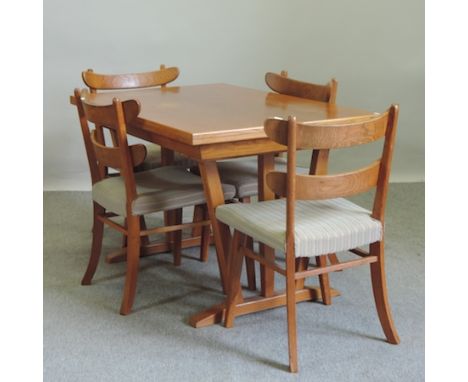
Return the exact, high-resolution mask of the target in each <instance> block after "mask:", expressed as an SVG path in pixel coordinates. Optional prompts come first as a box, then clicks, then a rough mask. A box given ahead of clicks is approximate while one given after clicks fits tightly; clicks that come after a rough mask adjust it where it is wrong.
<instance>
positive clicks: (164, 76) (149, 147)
mask: <svg viewBox="0 0 468 382" xmlns="http://www.w3.org/2000/svg"><path fill="white" fill-rule="evenodd" d="M178 76H179V69H178V68H176V67H169V68H166V66H165V65H161V66H160V69H159V70H154V71H151V72H146V73H126V74H99V73H95V72H94V71H93V69H88V70H86V71H84V72H82V78H83V81H84V83H85V84H86V86H88V88H89V90H90V91H91V93H96V92H97V91H105V90H128V89H143V88H150V87H161V88H165V87H166V85H167V84H168V83H170V82H172V81H174V80H175V79H176V78H177V77H178ZM111 137H112V140H113V141H114V140H115V137H114V133H113V131H112V130H111ZM145 146H146V152H147V155H146V158H145V160H144V161H143V163H142V164H140V165H139V166H138V168H137V169H136V171H146V170H151V169H153V168H158V167H161V166H162V165H163V164H164V163H163V162H162V153H161V147H160V146H159V145H156V144H152V143H149V144H146V145H145ZM171 159H172V161H173V163H172V164H174V165H180V166H185V167H187V168H188V167H190V166H196V165H197V163H196V162H195V161H193V160H191V159H189V158H187V157H186V156H184V155H182V154H180V153H175V154H174V157H173V158H171Z"/></svg>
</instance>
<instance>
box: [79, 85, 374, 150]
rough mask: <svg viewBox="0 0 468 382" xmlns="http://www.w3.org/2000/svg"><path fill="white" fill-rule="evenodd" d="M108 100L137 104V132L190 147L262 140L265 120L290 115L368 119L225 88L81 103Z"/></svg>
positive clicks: (93, 97) (95, 97)
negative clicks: (139, 107) (168, 138)
mask: <svg viewBox="0 0 468 382" xmlns="http://www.w3.org/2000/svg"><path fill="white" fill-rule="evenodd" d="M113 97H119V99H120V100H121V101H124V100H126V99H133V98H135V99H137V100H138V101H139V102H140V104H141V113H140V116H139V118H138V120H137V121H136V123H137V124H136V126H138V127H139V128H141V129H143V130H146V131H148V132H155V133H158V134H161V135H163V136H166V137H172V138H173V139H176V140H177V141H179V142H181V143H186V144H189V145H193V146H197V145H203V144H213V143H222V142H233V141H243V140H251V139H258V138H265V132H264V130H263V121H264V120H265V119H267V118H271V117H280V118H285V117H286V118H287V116H288V115H295V116H297V118H298V120H300V121H302V122H317V121H326V120H329V119H337V118H338V119H339V118H348V117H351V116H367V115H369V112H367V111H365V110H359V109H353V108H347V107H341V106H337V105H333V104H327V103H324V102H318V101H312V100H309V99H305V98H297V97H292V96H288V95H284V94H277V93H267V92H264V91H261V90H254V89H248V88H243V87H239V86H234V85H227V84H212V85H193V86H184V87H172V86H167V87H166V88H161V89H142V90H138V91H135V90H133V91H122V92H118V93H117V92H108V93H101V94H90V95H89V96H88V97H87V102H90V103H93V104H96V105H99V104H101V105H102V104H109V103H110V102H111V101H112V98H113ZM221 122H222V123H221Z"/></svg>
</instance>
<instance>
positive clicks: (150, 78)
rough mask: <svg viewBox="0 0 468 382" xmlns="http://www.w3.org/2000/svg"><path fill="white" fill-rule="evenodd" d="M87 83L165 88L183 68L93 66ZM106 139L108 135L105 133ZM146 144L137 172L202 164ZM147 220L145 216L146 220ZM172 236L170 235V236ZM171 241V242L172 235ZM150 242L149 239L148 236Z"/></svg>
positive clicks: (197, 215)
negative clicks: (108, 70) (100, 69)
mask: <svg viewBox="0 0 468 382" xmlns="http://www.w3.org/2000/svg"><path fill="white" fill-rule="evenodd" d="M81 76H82V78H83V82H84V83H85V84H86V86H88V88H89V90H90V92H91V93H97V92H98V91H106V90H128V89H144V88H154V87H161V88H165V87H166V86H167V84H169V83H171V82H173V81H174V80H176V79H177V77H179V69H178V68H177V67H169V68H166V66H165V65H160V68H159V70H154V71H151V72H146V73H126V74H99V73H95V72H94V70H93V69H88V70H86V71H84V72H82V73H81ZM96 128H97V129H98V130H100V129H102V127H100V126H96ZM110 133H111V138H112V141H113V142H115V132H114V131H113V130H110ZM102 137H103V139H104V134H103V133H102ZM145 146H146V158H145V160H144V161H143V163H141V164H140V165H138V166H137V167H136V168H135V171H137V172H138V171H146V170H151V169H153V168H158V167H161V166H163V165H166V164H168V163H167V162H168V160H169V162H172V163H171V164H173V165H178V166H184V167H186V168H190V167H192V166H198V163H197V162H196V161H193V160H191V159H189V158H187V157H186V156H185V155H182V154H180V153H177V152H175V153H173V152H165V158H163V157H162V156H163V151H164V149H162V148H161V146H159V145H156V144H153V143H148V144H145ZM164 215H165V216H164V221H165V223H166V224H169V222H170V221H171V220H173V219H174V216H172V215H171V214H170V213H165V214H164ZM205 217H206V214H205V211H204V208H203V206H195V208H194V220H193V221H194V222H197V221H201V220H203V219H204V218H205ZM142 223H143V224H145V223H144V219H143V220H142ZM193 233H194V235H193V236H194V237H195V236H196V237H200V235H201V227H197V228H195V229H194V231H193ZM169 236H170V235H169ZM169 236H168V240H169V241H170V237H169ZM144 241H145V243H147V241H148V240H147V239H144ZM122 246H123V247H125V246H126V239H125V237H124V239H123V243H122ZM200 260H201V261H203V262H206V261H208V251H206V252H203V256H202V257H201V258H200Z"/></svg>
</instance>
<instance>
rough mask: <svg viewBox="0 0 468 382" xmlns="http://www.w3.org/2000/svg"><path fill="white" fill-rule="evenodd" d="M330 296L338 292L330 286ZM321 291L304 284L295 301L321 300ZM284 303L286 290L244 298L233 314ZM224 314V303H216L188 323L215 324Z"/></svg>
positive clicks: (259, 309)
mask: <svg viewBox="0 0 468 382" xmlns="http://www.w3.org/2000/svg"><path fill="white" fill-rule="evenodd" d="M330 294H331V296H332V297H335V296H339V295H340V292H339V291H337V290H336V289H333V288H330ZM321 300H322V293H321V291H320V287H318V286H317V287H315V286H306V287H304V288H303V289H298V290H297V291H296V302H302V301H321ZM284 305H286V292H285V291H282V292H277V293H275V294H274V295H273V296H271V297H263V296H254V297H249V298H246V299H244V300H243V301H242V302H240V303H238V304H237V306H236V309H235V316H236V317H238V316H243V315H245V314H249V313H254V312H261V311H262V310H267V309H273V308H277V307H280V306H284ZM225 314H226V308H225V303H224V302H223V303H221V304H217V305H214V306H212V307H211V308H209V309H207V310H204V311H203V312H200V313H197V314H195V315H193V316H192V317H190V319H189V324H190V325H191V326H193V327H194V328H203V327H205V326H210V325H213V324H217V323H219V322H222V321H223V320H224V315H225Z"/></svg>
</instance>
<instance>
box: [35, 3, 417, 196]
mask: <svg viewBox="0 0 468 382" xmlns="http://www.w3.org/2000/svg"><path fill="white" fill-rule="evenodd" d="M161 63H164V64H166V65H168V66H172V65H174V66H178V67H179V68H180V70H181V75H180V77H179V78H178V79H177V81H176V83H175V84H178V85H191V84H201V83H215V82H226V83H231V84H235V85H241V86H247V87H251V88H257V89H264V90H266V85H265V84H264V79H263V78H264V74H265V72H267V71H276V72H279V71H280V70H281V69H286V70H288V71H289V74H290V76H291V77H293V78H297V79H302V80H305V81H310V82H317V83H325V82H327V81H328V80H329V79H330V78H331V77H336V78H337V79H338V81H339V90H338V99H337V103H338V104H342V105H346V106H354V107H359V108H365V109H368V110H374V111H382V110H384V109H386V108H387V107H388V106H389V105H390V103H393V102H395V103H399V104H400V107H401V113H400V124H399V132H398V142H397V149H396V153H395V160H394V168H393V174H392V181H394V182H408V181H409V182H413V181H422V180H424V1H423V0H411V1H408V0H393V1H388V0H353V1H346V0H314V1H311V0H294V1H293V0H292V1H287V2H286V1H278V0H256V1H255V0H236V1H219V0H198V1H193V0H171V1H167V0H165V1H160V0H146V1H143V0H133V1H128V0H127V1H122V0H93V1H90V0H80V1H74V2H72V1H59V0H45V1H44V189H46V190H85V189H89V188H90V177H89V174H88V167H87V162H86V157H85V151H84V147H83V143H82V138H81V136H80V134H81V133H80V128H79V124H78V118H77V115H76V110H75V109H74V108H73V107H72V106H71V105H69V103H68V100H69V98H68V97H69V95H70V94H72V92H73V89H74V88H75V87H82V86H83V85H82V83H81V76H80V73H81V71H82V70H84V69H87V68H93V69H95V70H96V71H98V72H103V73H104V72H106V73H124V72H135V71H147V70H152V69H156V68H158V67H159V64H161ZM374 157H375V150H374V149H373V148H369V149H367V150H366V151H365V153H364V155H363V156H362V158H361V159H363V160H364V161H369V160H371V159H374ZM333 159H334V160H335V161H334V162H333V168H335V169H338V168H341V167H340V166H342V164H344V163H346V165H349V164H354V163H355V162H356V156H354V155H352V154H350V153H348V152H346V151H343V152H339V153H337V154H336V155H335V156H334V157H333ZM303 161H304V162H305V161H306V158H304V159H303ZM335 162H336V163H335Z"/></svg>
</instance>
